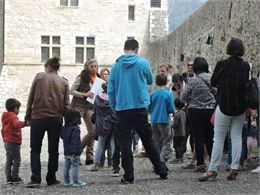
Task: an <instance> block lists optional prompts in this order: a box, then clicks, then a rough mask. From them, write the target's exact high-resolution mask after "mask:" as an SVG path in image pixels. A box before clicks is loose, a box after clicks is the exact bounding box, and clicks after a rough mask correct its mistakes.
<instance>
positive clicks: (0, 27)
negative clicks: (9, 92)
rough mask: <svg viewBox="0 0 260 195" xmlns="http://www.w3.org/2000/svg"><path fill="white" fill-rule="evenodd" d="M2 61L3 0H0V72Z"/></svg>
mask: <svg viewBox="0 0 260 195" xmlns="http://www.w3.org/2000/svg"><path fill="white" fill-rule="evenodd" d="M3 61H4V0H0V74H1V70H2V62H3Z"/></svg>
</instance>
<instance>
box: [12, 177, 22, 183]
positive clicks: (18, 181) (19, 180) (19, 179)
mask: <svg viewBox="0 0 260 195" xmlns="http://www.w3.org/2000/svg"><path fill="white" fill-rule="evenodd" d="M22 182H23V180H22V178H20V177H18V178H17V179H13V184H18V183H22Z"/></svg>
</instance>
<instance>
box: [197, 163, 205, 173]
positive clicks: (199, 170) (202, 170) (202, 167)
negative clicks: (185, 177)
mask: <svg viewBox="0 0 260 195" xmlns="http://www.w3.org/2000/svg"><path fill="white" fill-rule="evenodd" d="M194 172H201V173H205V172H206V165H205V164H204V165H199V166H196V168H195V169H194Z"/></svg>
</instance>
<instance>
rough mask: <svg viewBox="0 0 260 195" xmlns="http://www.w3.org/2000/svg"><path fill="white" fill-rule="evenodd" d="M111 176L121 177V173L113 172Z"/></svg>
mask: <svg viewBox="0 0 260 195" xmlns="http://www.w3.org/2000/svg"><path fill="white" fill-rule="evenodd" d="M111 176H112V177H119V171H114V170H113V171H112V173H111Z"/></svg>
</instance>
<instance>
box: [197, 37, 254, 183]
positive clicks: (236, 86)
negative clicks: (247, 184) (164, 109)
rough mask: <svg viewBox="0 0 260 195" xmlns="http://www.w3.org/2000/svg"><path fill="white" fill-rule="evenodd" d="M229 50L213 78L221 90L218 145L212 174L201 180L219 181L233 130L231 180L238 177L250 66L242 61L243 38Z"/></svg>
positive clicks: (234, 39)
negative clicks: (228, 138)
mask: <svg viewBox="0 0 260 195" xmlns="http://www.w3.org/2000/svg"><path fill="white" fill-rule="evenodd" d="M226 49H227V51H226V52H227V54H228V55H230V57H229V58H228V59H225V60H221V61H219V62H218V63H217V65H216V67H215V70H214V73H213V75H212V78H211V85H212V86H213V87H217V89H218V91H217V102H218V106H217V108H216V112H215V124H214V144H213V149H212V155H211V161H210V164H209V169H208V172H206V173H205V174H204V175H203V176H202V177H201V178H199V181H207V180H208V179H210V178H211V179H215V178H216V176H217V170H218V166H219V164H220V161H221V157H222V153H223V145H224V140H225V137H226V133H227V131H230V136H231V142H232V163H231V171H230V173H229V175H228V176H227V179H228V180H235V179H236V176H237V174H238V167H239V159H240V156H241V149H242V137H241V136H242V127H243V122H244V120H245V111H246V109H247V102H246V89H247V87H246V86H247V83H248V80H249V71H250V66H249V64H248V63H247V62H245V61H243V59H242V58H241V57H242V56H243V55H244V45H243V42H242V41H241V40H240V39H237V38H232V39H231V40H230V42H229V43H228V45H227V48H226Z"/></svg>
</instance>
